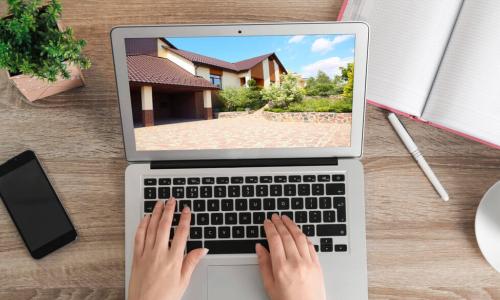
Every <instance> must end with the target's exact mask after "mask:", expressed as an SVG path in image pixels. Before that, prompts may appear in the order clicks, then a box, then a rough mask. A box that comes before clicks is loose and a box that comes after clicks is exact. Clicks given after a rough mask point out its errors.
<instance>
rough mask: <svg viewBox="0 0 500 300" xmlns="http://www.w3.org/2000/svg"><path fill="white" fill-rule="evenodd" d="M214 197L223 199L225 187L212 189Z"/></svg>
mask: <svg viewBox="0 0 500 300" xmlns="http://www.w3.org/2000/svg"><path fill="white" fill-rule="evenodd" d="M214 197H216V198H225V197H226V186H225V185H216V186H215V187H214Z"/></svg>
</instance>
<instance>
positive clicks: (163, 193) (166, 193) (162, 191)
mask: <svg viewBox="0 0 500 300" xmlns="http://www.w3.org/2000/svg"><path fill="white" fill-rule="evenodd" d="M158 197H159V198H160V199H168V198H170V187H160V188H158Z"/></svg>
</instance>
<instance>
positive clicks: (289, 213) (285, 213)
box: [281, 211, 293, 220]
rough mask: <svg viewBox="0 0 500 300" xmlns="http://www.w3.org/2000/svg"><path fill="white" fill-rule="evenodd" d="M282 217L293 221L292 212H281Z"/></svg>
mask: <svg viewBox="0 0 500 300" xmlns="http://www.w3.org/2000/svg"><path fill="white" fill-rule="evenodd" d="M281 215H282V216H287V217H289V218H290V220H293V211H282V212H281Z"/></svg>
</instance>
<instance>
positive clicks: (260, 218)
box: [253, 212, 266, 225]
mask: <svg viewBox="0 0 500 300" xmlns="http://www.w3.org/2000/svg"><path fill="white" fill-rule="evenodd" d="M265 219H266V214H265V213H264V212H254V213H253V224H257V225H260V224H264V220H265Z"/></svg>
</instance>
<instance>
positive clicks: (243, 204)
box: [236, 199, 248, 211]
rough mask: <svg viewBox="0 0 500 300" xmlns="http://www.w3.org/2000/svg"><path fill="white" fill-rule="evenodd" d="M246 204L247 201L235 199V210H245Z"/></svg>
mask: <svg viewBox="0 0 500 300" xmlns="http://www.w3.org/2000/svg"><path fill="white" fill-rule="evenodd" d="M247 209H248V202H247V199H236V210H239V211H241V210H247Z"/></svg>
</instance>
